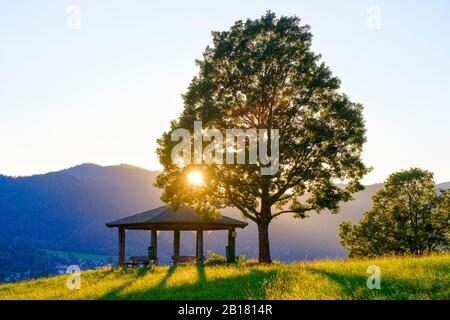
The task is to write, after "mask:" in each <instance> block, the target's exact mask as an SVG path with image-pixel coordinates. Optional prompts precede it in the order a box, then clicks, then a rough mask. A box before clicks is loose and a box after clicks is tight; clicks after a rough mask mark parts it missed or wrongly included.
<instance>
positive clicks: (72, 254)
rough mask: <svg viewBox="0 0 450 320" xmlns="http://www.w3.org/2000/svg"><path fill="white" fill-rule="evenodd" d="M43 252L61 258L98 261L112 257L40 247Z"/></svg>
mask: <svg viewBox="0 0 450 320" xmlns="http://www.w3.org/2000/svg"><path fill="white" fill-rule="evenodd" d="M42 251H44V252H45V253H47V254H49V255H52V256H55V257H59V258H62V259H69V258H73V259H82V260H100V261H105V262H107V261H109V260H111V259H113V257H112V256H107V255H100V254H90V253H82V252H73V251H59V250H49V249H42Z"/></svg>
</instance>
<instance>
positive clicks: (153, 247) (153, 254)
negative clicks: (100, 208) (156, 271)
mask: <svg viewBox="0 0 450 320" xmlns="http://www.w3.org/2000/svg"><path fill="white" fill-rule="evenodd" d="M247 225H248V223H246V222H243V221H240V220H236V219H233V218H230V217H226V216H223V215H219V216H218V217H217V218H216V219H208V218H207V217H204V216H201V215H199V214H197V213H196V212H195V211H194V210H192V209H190V208H179V209H178V210H174V209H173V208H171V207H167V206H162V207H159V208H155V209H152V210H149V211H145V212H142V213H139V214H135V215H132V216H129V217H126V218H122V219H119V220H116V221H112V222H109V223H107V224H106V226H108V227H110V228H118V234H119V265H126V264H127V262H126V261H125V232H126V230H148V231H151V237H150V239H151V241H150V247H149V248H148V257H134V259H132V261H131V262H130V263H131V264H134V263H136V264H137V263H141V262H142V263H143V264H145V263H149V262H150V261H153V262H157V261H158V250H157V249H158V243H157V240H158V237H157V235H158V231H159V230H161V231H173V232H174V233H173V234H174V237H173V257H172V259H173V262H174V264H177V263H183V262H186V261H187V260H189V259H190V257H186V256H181V255H180V232H181V231H196V233H197V241H196V256H195V259H194V260H195V261H196V262H197V263H202V262H203V259H204V257H203V231H210V230H228V246H227V249H226V253H227V254H226V256H227V262H234V261H235V258H236V228H245V227H246V226H247ZM133 260H134V261H133Z"/></svg>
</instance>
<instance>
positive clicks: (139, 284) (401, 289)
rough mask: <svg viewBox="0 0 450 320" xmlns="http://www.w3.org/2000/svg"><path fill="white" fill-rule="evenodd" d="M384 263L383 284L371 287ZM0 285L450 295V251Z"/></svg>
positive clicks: (46, 293) (73, 295) (99, 294)
mask: <svg viewBox="0 0 450 320" xmlns="http://www.w3.org/2000/svg"><path fill="white" fill-rule="evenodd" d="M370 265H376V266H378V267H380V269H381V289H380V290H376V289H374V290H369V289H368V288H367V286H366V281H367V277H368V276H369V274H367V273H366V271H367V267H368V266H370ZM66 279H67V276H57V277H52V278H43V279H38V280H33V281H28V282H22V283H16V284H6V285H2V286H0V299H450V255H442V256H428V257H421V258H414V257H407V258H384V259H376V260H352V261H348V262H345V261H317V262H305V263H292V264H274V265H271V266H263V265H257V264H251V263H244V264H242V265H237V266H234V265H233V266H205V267H203V266H180V267H157V268H153V269H145V268H142V269H122V268H113V269H111V268H109V269H103V270H95V271H87V272H83V273H82V274H81V289H80V290H73V291H72V290H69V289H67V287H66Z"/></svg>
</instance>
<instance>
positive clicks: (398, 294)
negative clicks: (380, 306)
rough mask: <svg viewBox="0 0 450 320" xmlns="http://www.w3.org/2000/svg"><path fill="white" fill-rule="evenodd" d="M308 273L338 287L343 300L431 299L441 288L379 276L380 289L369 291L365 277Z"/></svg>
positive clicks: (430, 284) (320, 272)
mask: <svg viewBox="0 0 450 320" xmlns="http://www.w3.org/2000/svg"><path fill="white" fill-rule="evenodd" d="M308 271H310V272H312V273H315V274H318V275H320V276H325V277H327V278H328V279H330V280H331V281H333V282H335V283H336V284H338V285H339V287H340V289H341V291H342V293H343V295H344V296H343V298H344V299H394V300H405V299H412V298H417V299H423V298H428V299H430V298H431V299H433V298H435V297H436V296H437V295H439V294H440V293H442V290H443V288H442V287H441V285H439V284H438V283H435V284H433V283H430V282H428V283H424V282H420V281H414V280H408V279H401V278H398V277H392V276H383V274H381V288H380V289H369V288H368V287H367V279H368V277H369V276H370V274H367V276H363V275H356V274H344V273H340V272H331V271H325V270H320V269H313V268H310V269H308Z"/></svg>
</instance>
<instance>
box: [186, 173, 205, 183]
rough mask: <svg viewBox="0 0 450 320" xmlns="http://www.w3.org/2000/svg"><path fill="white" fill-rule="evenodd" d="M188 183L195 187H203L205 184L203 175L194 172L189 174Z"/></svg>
mask: <svg viewBox="0 0 450 320" xmlns="http://www.w3.org/2000/svg"><path fill="white" fill-rule="evenodd" d="M188 181H189V183H190V184H192V185H194V186H201V185H202V184H203V174H202V173H201V172H199V171H192V172H190V173H189V174H188Z"/></svg>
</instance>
